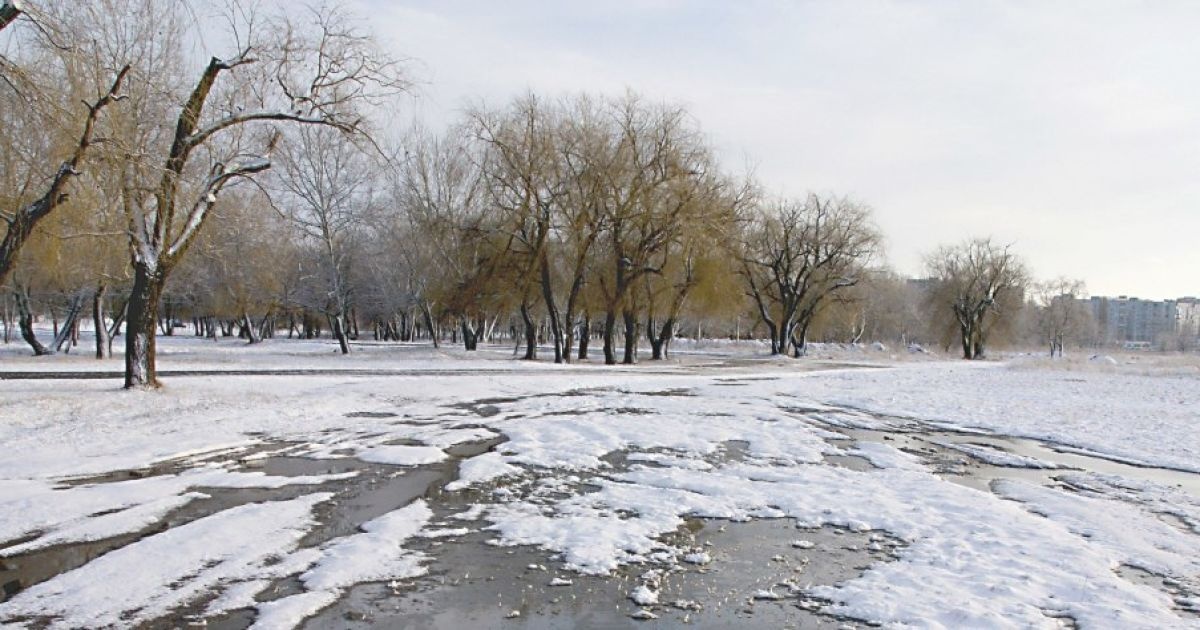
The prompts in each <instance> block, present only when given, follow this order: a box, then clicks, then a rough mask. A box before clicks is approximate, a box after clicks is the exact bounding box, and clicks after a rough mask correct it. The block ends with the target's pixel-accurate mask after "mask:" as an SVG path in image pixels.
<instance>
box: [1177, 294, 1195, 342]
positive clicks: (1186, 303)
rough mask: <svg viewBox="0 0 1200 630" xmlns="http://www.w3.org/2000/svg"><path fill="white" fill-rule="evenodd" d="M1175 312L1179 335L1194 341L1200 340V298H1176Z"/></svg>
mask: <svg viewBox="0 0 1200 630" xmlns="http://www.w3.org/2000/svg"><path fill="white" fill-rule="evenodd" d="M1175 313H1176V314H1175V317H1176V320H1175V321H1176V322H1177V328H1178V330H1179V336H1180V337H1183V338H1184V339H1186V340H1190V341H1192V342H1196V341H1200V298H1194V297H1183V298H1179V299H1178V300H1175Z"/></svg>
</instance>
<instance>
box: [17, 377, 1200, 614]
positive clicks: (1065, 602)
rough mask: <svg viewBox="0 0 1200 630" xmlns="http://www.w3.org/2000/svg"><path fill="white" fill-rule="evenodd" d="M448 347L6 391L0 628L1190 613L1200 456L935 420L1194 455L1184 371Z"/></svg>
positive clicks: (1194, 601) (1198, 577)
mask: <svg viewBox="0 0 1200 630" xmlns="http://www.w3.org/2000/svg"><path fill="white" fill-rule="evenodd" d="M372 361H373V362H374V363H376V364H379V367H386V369H388V370H395V371H396V372H402V371H404V370H408V369H421V363H422V362H421V361H416V362H405V361H403V360H396V361H393V362H392V363H390V364H388V363H386V362H385V361H384V360H383V359H381V358H378V357H376V358H374V359H372ZM453 363H454V364H455V366H454V369H453V370H449V369H448V370H446V371H445V372H444V373H441V374H439V375H438V377H431V376H427V375H426V376H418V375H404V376H399V375H395V374H389V375H384V376H369V377H368V376H363V375H358V374H352V373H343V374H336V375H321V376H317V375H305V376H294V375H292V376H272V377H267V376H238V377H233V376H219V377H214V376H196V377H193V378H188V379H183V380H178V381H172V382H170V383H169V386H168V388H167V390H166V391H164V392H120V391H114V389H113V386H112V385H111V384H110V383H106V382H103V381H97V380H56V381H44V380H27V381H9V382H6V383H5V384H4V385H3V389H0V418H3V420H0V440H2V441H3V443H4V444H5V445H6V446H7V447H8V452H9V455H10V456H9V457H6V458H5V459H4V460H3V461H0V541H2V542H0V576H10V577H12V576H17V577H21V576H24V578H25V579H31V580H33V582H36V583H26V582H21V583H20V584H6V585H5V598H6V600H7V601H3V603H0V623H11V624H30V625H32V626H34V627H39V626H41V625H44V624H49V625H51V626H54V627H88V626H90V625H96V624H97V623H99V624H111V625H119V624H126V623H133V622H136V621H146V620H148V621H154V620H157V621H156V623H158V622H161V623H164V624H168V625H169V624H171V623H181V622H182V620H185V619H192V618H209V619H211V620H213V621H214V622H217V621H221V620H224V623H226V624H228V625H230V626H231V627H239V626H244V625H248V624H250V623H253V622H255V621H256V620H257V623H258V624H259V626H260V627H292V626H294V625H296V624H298V623H300V622H301V621H303V620H304V619H306V618H309V624H310V625H312V626H314V627H337V626H339V625H344V624H345V623H346V622H347V621H346V620H347V619H360V620H361V621H363V623H364V624H365V623H367V622H368V621H371V620H374V621H375V622H376V623H380V624H384V625H386V622H387V619H389V618H390V619H409V618H412V617H411V616H412V615H426V617H420V618H422V619H425V620H426V621H427V623H425V624H423V625H428V626H430V627H453V625H455V624H461V623H467V622H469V623H474V624H481V625H483V626H485V627H488V626H494V625H495V626H499V625H502V624H507V625H520V624H521V623H530V624H533V625H537V624H538V623H541V624H542V625H545V624H546V623H549V620H551V619H554V618H556V617H553V616H546V615H547V614H550V612H551V611H555V613H554V614H558V612H561V613H562V614H564V615H567V616H566V617H564V618H563V619H562V620H563V621H564V622H569V621H570V619H571V618H572V617H570V615H581V614H585V613H586V614H587V615H593V617H591V618H592V619H593V620H594V621H597V622H601V621H605V622H612V623H615V624H618V625H622V624H636V623H638V622H637V621H635V618H634V617H631V616H630V615H642V616H651V615H653V616H658V617H660V618H661V619H663V620H674V622H679V621H682V620H684V619H685V618H687V619H691V620H692V621H696V622H699V623H700V624H701V625H703V624H704V623H705V620H708V622H709V623H722V624H724V623H732V622H736V620H737V619H741V620H742V621H743V622H745V623H755V620H758V623H767V624H775V623H776V622H778V623H785V624H786V623H800V622H804V623H810V624H816V625H822V624H824V625H828V626H830V627H837V626H839V625H842V624H849V625H855V626H857V625H863V624H865V623H866V622H872V623H894V624H901V625H913V626H917V627H944V628H961V627H1060V626H1062V625H1064V624H1069V623H1074V624H1078V625H1079V626H1080V627H1084V628H1116V627H1120V628H1131V627H1146V628H1151V627H1153V628H1162V627H1183V628H1186V627H1200V496H1197V493H1196V491H1195V488H1194V487H1193V486H1191V485H1190V484H1191V481H1192V480H1193V478H1200V475H1195V476H1193V475H1190V474H1189V473H1182V472H1180V473H1173V472H1171V471H1170V470H1157V469H1146V470H1145V472H1144V474H1143V469H1138V468H1135V467H1125V468H1121V467H1119V466H1118V465H1116V464H1113V465H1112V467H1111V468H1105V462H1104V460H1093V459H1092V458H1089V457H1087V456H1082V455H1079V454H1078V453H1077V452H1076V453H1065V454H1064V453H1060V452H1059V451H1058V450H1055V448H1050V447H1047V446H1046V445H1045V444H1043V443H1038V442H1031V443H1028V444H1026V443H1024V442H1020V441H1010V440H1005V439H1003V438H998V437H990V436H973V435H972V434H971V433H963V432H958V431H953V430H950V431H947V430H946V429H947V428H948V427H950V428H954V427H973V428H976V429H987V430H989V431H991V432H993V434H994V435H1021V436H1031V437H1041V438H1046V439H1049V440H1051V441H1052V442H1053V445H1061V444H1066V445H1070V446H1072V447H1074V448H1073V449H1068V450H1075V451H1084V452H1097V453H1102V454H1104V455H1105V456H1107V457H1111V458H1117V459H1123V460H1132V461H1134V462H1137V463H1139V464H1155V465H1159V466H1165V467H1168V468H1175V469H1181V470H1197V468H1196V464H1195V462H1197V461H1200V457H1198V455H1200V428H1198V427H1200V379H1197V378H1196V377H1194V376H1188V375H1179V374H1173V375H1147V374H1120V373H1092V372H1071V371H1046V370H1037V369H1032V368H1027V367H1020V366H1018V367H1015V368H1013V367H1006V366H995V365H989V366H985V367H978V366H974V365H971V366H962V365H960V364H957V363H955V364H933V363H926V364H914V365H903V366H899V367H896V368H894V369H886V370H879V369H874V370H854V369H840V370H828V371H822V372H803V373H797V372H792V371H787V370H785V369H781V368H780V366H779V365H778V364H775V363H764V364H763V365H762V367H761V368H759V369H754V368H753V367H746V365H745V364H739V366H738V367H737V368H736V369H726V370H722V369H696V368H694V367H689V368H681V369H679V372H680V373H663V372H669V371H660V373H654V372H653V370H650V369H642V368H634V369H626V370H594V369H589V368H588V367H587V366H576V367H573V368H571V369H568V370H562V371H547V370H544V369H542V368H541V367H540V366H539V367H538V368H537V369H535V370H531V371H529V372H528V373H521V372H518V371H503V370H497V369H496V368H497V362H496V361H481V362H477V363H479V364H480V367H481V368H483V369H481V370H478V371H472V370H470V369H469V365H470V361H469V360H465V359H455V360H454V361H453ZM501 365H504V364H503V363H501ZM507 365H509V366H512V365H513V364H507ZM308 367H309V366H307V365H306V366H303V367H302V368H297V369H308ZM1071 458H1074V459H1071ZM1060 459H1061V461H1059V460H1060ZM1093 463H1094V466H1093V465H1092V464H1093ZM1081 467H1082V468H1083V469H1080V468H1081ZM120 471H135V472H120ZM1173 482H1178V483H1179V485H1173ZM1195 487H1200V485H1197V486H1195ZM422 496H424V497H425V500H421V499H419V498H418V497H422ZM756 522H779V523H781V524H784V527H783V528H782V529H780V528H770V529H766V530H755V531H758V533H757V534H754V535H753V536H751V535H750V534H748V532H750V531H751V530H748V529H747V530H741V529H739V527H740V526H739V525H738V524H739V523H756ZM722 523H724V524H725V525H721V524H722ZM726 525H727V526H728V527H729V532H728V534H725V533H722V532H725V527H726ZM789 530H790V531H789ZM834 534H836V535H834ZM728 536H734V538H728ZM705 541H706V542H707V543H710V544H711V546H707V545H706V544H705ZM730 541H741V542H738V543H736V544H735V543H734V542H730ZM814 541H816V542H814ZM487 543H490V544H487ZM730 545H732V546H730ZM471 549H479V550H481V551H475V552H472V551H470V550H471ZM751 549H754V550H757V551H753V552H752V551H751ZM459 550H462V551H461V552H460V551H459ZM482 550H493V551H487V552H486V553H484V552H483V551H482ZM738 550H742V551H738ZM85 551H86V553H85ZM509 552H512V553H509ZM751 553H763V554H767V555H766V556H765V558H764V560H765V561H766V562H768V564H770V565H771V568H770V569H769V570H768V569H762V568H761V567H762V566H763V565H762V564H761V563H759V564H758V565H757V566H758V567H759V568H757V569H756V565H755V564H754V563H753V562H746V561H745V560H746V558H748V557H749V556H748V555H746V554H751ZM489 554H490V555H489ZM50 559H53V561H54V566H56V567H60V568H59V569H54V568H52V567H51V566H50V563H49V560H50ZM38 562H41V563H42V564H43V565H44V566H42V567H39V568H38V569H39V570H31V569H30V568H29V565H30V563H38ZM475 562H478V563H480V565H479V566H478V567H473V566H472V564H473V563H475ZM489 563H490V564H489ZM60 565H61V566H60ZM485 565H486V567H489V568H486V569H485V568H484V567H485ZM526 565H528V567H532V568H537V570H536V571H531V570H530V569H529V568H527V567H526ZM837 566H840V567H843V568H842V569H839V570H834V567H837ZM539 567H540V568H539ZM543 569H546V571H543ZM488 571H490V572H491V573H487V572H488ZM713 572H715V573H713ZM472 573H474V575H472ZM484 574H486V575H487V576H488V577H491V578H493V579H495V581H492V580H488V579H486V578H485V577H483V576H484ZM710 575H712V576H721V577H720V581H718V582H713V581H712V579H710V578H709V577H706V576H710ZM31 576H33V577H31ZM132 576H136V579H133V577H132ZM423 576H428V577H423ZM539 576H544V577H539ZM551 578H553V579H551ZM5 579H6V580H7V579H9V578H5ZM14 579H15V578H14ZM706 580H707V581H706ZM526 581H527V583H526ZM451 583H455V584H458V586H451V585H449V584H451ZM513 584H518V585H519V584H525V586H522V587H521V588H515V587H514V586H513ZM700 584H707V585H708V586H707V587H704V588H702V587H701V586H698V585H700ZM714 584H719V588H721V589H725V594H724V595H722V596H721V597H718V596H717V594H716V593H715V591H714V589H716V588H718V587H717V586H714ZM705 588H707V589H708V590H705ZM381 589H382V590H381ZM456 589H457V590H456ZM588 589H590V590H588ZM455 592H457V593H460V594H462V593H473V594H475V597H476V599H478V598H479V597H484V596H486V594H487V593H495V594H494V595H491V596H489V599H491V601H492V603H491V604H490V607H488V606H478V605H477V603H473V602H467V601H463V600H462V599H461V598H460V599H455V597H456V595H454V593H455ZM393 593H400V594H401V595H400V596H396V595H394V594H393ZM405 593H408V594H410V595H407V596H406V595H404V594H405ZM587 593H593V594H592V595H588V594H587ZM595 593H605V595H604V596H603V597H604V598H607V599H604V598H602V599H601V601H606V602H609V603H608V604H605V605H600V606H596V607H595V608H587V607H585V604H582V603H580V604H571V605H570V606H568V604H567V603H565V602H569V601H571V600H577V601H581V602H582V601H585V600H587V599H594V598H595V597H597V595H595ZM577 596H578V597H577ZM406 597H411V598H412V601H416V600H417V599H420V598H425V601H439V602H449V604H448V605H450V606H451V607H453V606H454V605H455V604H454V602H456V601H457V602H458V603H459V604H460V605H461V608H460V609H458V611H457V612H455V611H454V610H448V611H446V612H443V613H440V614H438V615H432V613H430V612H429V611H428V610H425V609H422V610H417V609H407V608H405V604H404V602H405V601H409V600H407V599H406ZM459 597H461V595H460V596H459ZM496 597H498V598H499V600H498V602H499V604H500V606H499V607H497V600H496V599H493V598H496ZM564 597H565V598H567V599H564ZM439 598H440V599H439ZM614 599H615V601H612V600H614ZM409 605H414V604H411V602H410V604H409ZM397 606H399V607H400V608H399V609H397ZM571 606H574V607H571ZM510 610H511V611H515V612H518V613H520V612H522V611H524V613H523V615H524V616H523V617H521V616H516V617H515V618H514V620H505V616H506V615H507V614H508V613H509V612H510ZM455 614H457V615H458V616H453V615H455ZM313 615H315V617H313ZM389 615H390V616H391V617H389ZM431 615H432V616H431ZM595 615H606V616H605V617H595ZM723 615H726V616H723ZM537 619H540V620H541V621H540V622H536V621H535V620H537ZM88 620H91V621H90V622H89V621H88ZM522 620H524V621H522ZM550 625H554V624H553V623H551V624H550ZM566 625H570V624H569V623H566Z"/></svg>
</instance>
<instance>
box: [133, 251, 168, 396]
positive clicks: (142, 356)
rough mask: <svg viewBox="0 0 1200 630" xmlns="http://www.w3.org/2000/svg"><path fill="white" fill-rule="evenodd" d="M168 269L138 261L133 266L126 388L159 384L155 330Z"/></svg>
mask: <svg viewBox="0 0 1200 630" xmlns="http://www.w3.org/2000/svg"><path fill="white" fill-rule="evenodd" d="M165 282H166V273H165V272H164V271H163V270H162V269H161V268H154V269H152V268H150V266H148V265H147V264H145V263H142V262H137V263H134V266H133V289H132V290H131V291H130V293H129V302H128V304H127V305H126V307H125V308H126V312H125V318H126V324H125V388H126V389H130V388H135V387H159V386H160V383H159V382H158V370H157V367H156V365H155V360H156V356H155V334H156V333H157V332H158V331H157V329H156V326H157V324H158V301H159V298H160V297H161V296H162V290H163V285H164V284H165Z"/></svg>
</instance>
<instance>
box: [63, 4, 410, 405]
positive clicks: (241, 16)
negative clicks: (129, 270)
mask: <svg viewBox="0 0 1200 630" xmlns="http://www.w3.org/2000/svg"><path fill="white" fill-rule="evenodd" d="M141 1H142V2H148V3H154V0H141ZM128 2H131V3H135V4H136V3H137V2H138V0H128ZM154 4H155V6H154V9H155V10H154V11H147V12H139V11H137V10H135V9H136V8H137V7H134V6H128V7H124V8H125V9H126V10H124V11H119V13H121V14H122V15H125V16H140V15H148V16H151V17H150V18H147V19H157V20H159V22H158V23H156V24H155V25H154V27H153V28H150V29H149V30H150V32H149V33H148V34H147V36H148V37H164V38H175V39H178V38H179V32H178V31H170V29H171V28H176V29H178V28H182V26H180V25H182V24H183V22H182V21H181V20H178V19H175V17H174V15H175V14H174V12H177V11H178V10H179V9H178V8H176V6H175V5H170V6H162V5H160V4H157V3H154ZM92 13H95V14H98V13H100V9H92V10H90V13H89V16H90V17H95V19H96V20H98V21H99V20H103V19H105V17H104V16H102V15H95V16H91V14H92ZM301 13H302V19H303V20H305V21H303V22H301V21H299V20H297V19H294V18H293V17H291V16H275V17H273V18H264V17H263V16H260V15H258V14H256V13H255V12H254V11H252V10H250V9H247V8H246V7H243V6H241V5H239V4H233V5H231V7H230V11H229V14H228V21H227V23H228V32H227V35H228V36H229V37H228V39H231V40H232V41H233V43H234V46H235V48H236V51H235V54H233V55H232V56H230V57H213V58H212V59H210V60H209V61H208V63H207V64H205V66H204V68H203V70H202V71H201V72H200V74H199V78H198V79H197V80H196V81H195V83H193V84H191V85H190V86H188V85H186V84H184V83H181V82H178V81H172V80H170V79H169V78H164V77H159V76H147V77H145V80H147V81H150V82H154V81H158V83H154V85H155V87H156V94H157V95H158V97H157V99H158V101H159V102H163V101H166V102H170V101H172V100H174V99H176V98H178V99H179V100H178V101H177V102H180V103H182V106H181V107H180V108H179V109H178V111H177V113H176V114H175V115H174V116H172V117H171V118H173V119H174V122H173V123H169V122H168V121H169V120H171V118H165V119H164V118H156V119H150V120H141V121H137V124H136V127H137V128H140V129H147V130H152V131H149V132H145V133H141V134H131V135H127V136H125V137H123V138H122V140H123V141H124V142H125V147H124V151H125V152H126V155H127V156H128V157H129V161H128V162H127V165H126V167H125V169H124V174H125V186H124V191H123V195H122V199H123V205H124V209H125V213H126V216H127V220H128V230H129V237H130V252H131V258H132V265H133V270H134V274H133V276H134V277H133V287H132V291H131V295H130V299H129V303H128V307H127V320H128V323H127V326H126V330H127V334H126V344H125V385H126V387H144V386H156V385H157V384H158V379H157V375H156V370H155V335H156V332H155V330H156V323H157V319H158V308H159V302H160V299H161V298H162V296H163V290H164V287H165V285H166V282H167V279H168V277H169V276H170V274H171V271H172V270H173V269H174V268H175V267H176V266H177V265H178V264H179V262H180V260H181V259H182V258H183V256H184V254H185V253H186V251H187V249H188V247H189V246H190V245H191V243H192V242H193V241H194V240H195V238H196V235H197V234H198V232H199V230H200V229H201V227H202V226H203V225H204V223H205V222H206V220H207V218H208V217H209V215H210V214H211V211H212V209H213V207H214V206H215V205H216V203H217V200H218V198H219V196H220V194H221V192H222V191H223V190H224V189H225V188H226V187H227V186H229V185H230V184H233V183H234V182H237V181H239V180H244V179H249V178H252V177H253V176H254V175H255V174H257V173H261V172H262V171H265V170H267V169H268V168H270V166H271V162H270V159H269V156H270V153H271V150H272V149H273V148H274V145H275V142H276V140H277V138H278V135H277V132H276V131H274V130H273V129H272V128H271V127H270V124H280V123H283V124H300V125H316V126H329V127H335V128H337V129H339V130H341V131H344V132H347V133H350V132H357V131H359V130H360V129H361V125H360V123H361V122H362V118H361V115H360V114H359V113H358V112H357V107H358V106H359V104H361V103H363V102H366V101H371V100H372V99H375V98H379V97H382V96H387V95H390V94H393V93H395V92H396V91H397V90H400V89H403V88H404V87H405V86H404V83H403V82H402V81H401V80H400V78H399V75H398V72H397V70H398V66H397V65H396V63H395V62H393V61H391V60H389V59H388V58H386V57H385V56H383V55H382V54H381V53H380V52H379V51H378V50H377V49H376V48H375V46H374V45H373V42H372V40H370V39H369V38H367V37H365V36H364V35H362V34H361V33H359V32H357V31H356V30H355V29H354V28H353V27H351V26H350V25H349V22H348V20H347V18H346V17H345V16H344V15H343V14H342V13H340V12H338V11H336V10H324V9H322V10H305V11H302V12H301ZM89 16H84V17H85V19H86V17H89ZM125 19H129V18H125ZM168 31H169V32H168ZM104 50H105V51H107V48H105V49H104ZM102 52H103V51H102ZM180 54H182V53H180ZM127 62H129V63H132V64H133V65H134V67H135V68H138V64H139V63H142V60H141V59H128V60H127ZM147 111H148V112H153V111H154V110H147ZM159 115H161V114H159ZM168 129H171V131H168ZM155 155H157V156H159V157H160V160H159V161H157V163H156V160H154V159H153V157H152V156H155Z"/></svg>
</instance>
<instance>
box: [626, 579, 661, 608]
mask: <svg viewBox="0 0 1200 630" xmlns="http://www.w3.org/2000/svg"><path fill="white" fill-rule="evenodd" d="M629 599H632V600H633V603H635V604H637V605H638V606H653V605H654V604H657V603H658V593H657V592H655V591H653V590H651V589H650V587H649V586H647V585H645V584H639V585H638V587H637V588H635V589H633V592H632V593H630V594H629Z"/></svg>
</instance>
